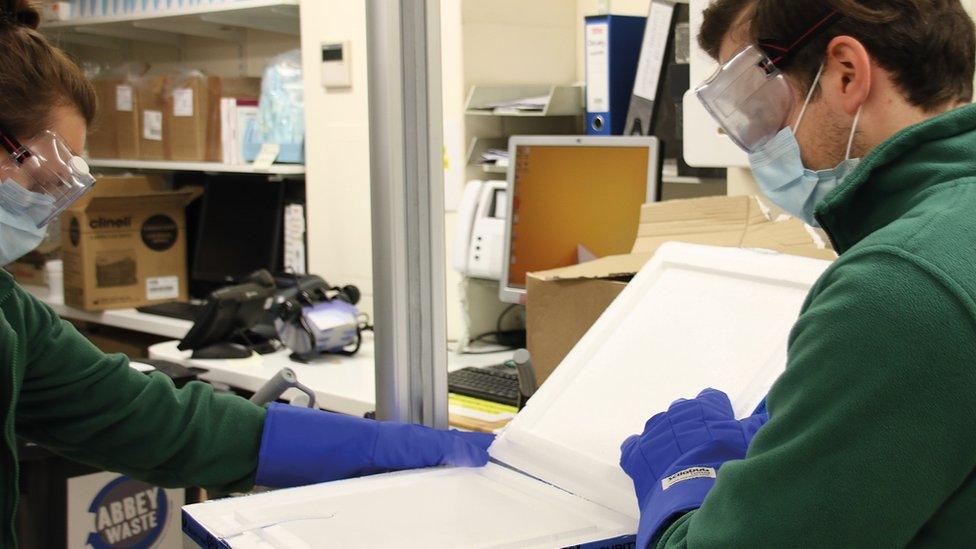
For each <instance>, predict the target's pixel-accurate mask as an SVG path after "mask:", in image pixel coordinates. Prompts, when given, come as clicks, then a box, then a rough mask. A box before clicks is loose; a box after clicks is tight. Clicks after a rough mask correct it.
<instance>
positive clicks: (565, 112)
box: [465, 86, 583, 118]
mask: <svg viewBox="0 0 976 549" xmlns="http://www.w3.org/2000/svg"><path fill="white" fill-rule="evenodd" d="M543 96H548V100H546V101H545V104H546V106H545V108H544V109H542V110H541V111H518V110H512V109H505V108H491V107H490V106H491V105H492V104H495V103H503V102H508V101H517V100H519V99H528V98H534V97H543ZM465 114H467V115H468V116H512V117H526V118H540V117H549V116H583V88H582V87H580V86H474V87H473V88H471V92H470V93H469V94H468V99H467V101H466V102H465Z"/></svg>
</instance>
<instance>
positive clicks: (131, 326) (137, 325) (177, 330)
mask: <svg viewBox="0 0 976 549" xmlns="http://www.w3.org/2000/svg"><path fill="white" fill-rule="evenodd" d="M23 288H24V289H25V290H27V291H28V292H30V293H32V294H34V296H36V297H37V298H38V299H40V300H41V301H43V302H44V303H47V305H48V306H49V307H51V308H52V309H54V312H56V313H58V316H60V317H61V318H64V319H66V320H81V321H85V322H94V323H96V324H102V325H104V326H113V327H115V328H125V329H126V330H132V331H135V332H142V333H146V334H153V335H158V336H162V337H172V338H176V339H183V336H185V335H186V333H187V332H188V331H190V328H191V327H192V326H193V323H192V322H190V321H189V320H181V319H178V318H169V317H165V316H160V315H150V314H146V313H140V312H139V311H137V310H135V309H115V310H111V311H104V312H100V313H90V312H88V311H82V310H80V309H75V308H74V307H69V306H67V305H65V304H64V295H51V293H50V292H49V291H48V289H47V288H41V287H38V286H23Z"/></svg>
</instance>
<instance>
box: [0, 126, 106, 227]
mask: <svg viewBox="0 0 976 549" xmlns="http://www.w3.org/2000/svg"><path fill="white" fill-rule="evenodd" d="M0 146H2V147H3V149H4V150H5V151H6V152H7V158H2V159H0V207H2V208H4V209H5V210H7V211H8V212H10V213H11V214H13V215H17V216H26V217H27V218H29V219H30V221H31V222H33V223H34V224H36V225H37V227H38V228H40V227H44V226H46V225H47V224H48V223H50V221H51V220H52V219H54V218H55V217H56V216H58V215H60V214H61V212H63V211H64V210H65V209H66V208H68V206H71V204H73V203H74V202H75V201H76V200H78V199H79V198H81V196H82V195H84V194H85V193H86V192H88V190H89V189H91V188H92V186H93V185H94V184H95V178H94V177H92V176H91V173H90V171H89V169H88V164H87V163H86V162H85V160H84V159H83V158H81V157H80V156H78V155H76V154H75V153H74V152H72V150H71V148H70V147H69V146H68V144H67V142H65V140H64V139H63V138H62V137H61V136H59V135H58V134H56V133H54V132H52V131H49V130H45V131H43V132H41V133H40V134H38V135H36V136H35V137H33V138H32V139H30V140H29V141H27V142H25V143H23V144H21V143H20V142H19V141H18V140H17V139H16V138H14V137H13V136H12V135H10V134H9V133H7V132H4V131H0Z"/></svg>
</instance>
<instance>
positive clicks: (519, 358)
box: [447, 349, 538, 410]
mask: <svg viewBox="0 0 976 549" xmlns="http://www.w3.org/2000/svg"><path fill="white" fill-rule="evenodd" d="M447 387H448V389H447V390H448V391H449V392H451V393H455V394H458V395H464V396H469V397H474V398H479V399H481V400H488V401H491V402H498V403H500V404H507V405H509V406H515V407H517V408H518V409H519V410H521V409H522V408H524V407H525V404H526V403H527V402H528V401H529V399H530V398H532V395H534V394H535V392H536V390H537V389H538V385H537V384H536V377H535V367H534V366H532V358H531V355H529V352H528V351H526V350H525V349H518V350H517V351H515V354H514V355H512V359H511V360H506V361H505V362H504V363H503V364H496V365H494V366H488V367H487V368H474V367H472V368H463V369H461V370H457V371H454V372H451V373H449V374H447Z"/></svg>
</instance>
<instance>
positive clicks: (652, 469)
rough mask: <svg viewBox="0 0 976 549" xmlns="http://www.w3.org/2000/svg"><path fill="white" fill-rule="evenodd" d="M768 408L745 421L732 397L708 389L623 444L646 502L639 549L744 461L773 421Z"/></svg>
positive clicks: (626, 465)
mask: <svg viewBox="0 0 976 549" xmlns="http://www.w3.org/2000/svg"><path fill="white" fill-rule="evenodd" d="M767 419H768V416H767V415H766V412H765V406H763V405H761V406H760V407H759V409H757V413H756V414H755V415H753V416H751V417H749V418H746V419H744V420H742V421H738V420H736V419H735V415H734V413H733V412H732V403H731V402H730V401H729V397H728V396H727V395H726V394H725V393H723V392H721V391H717V390H715V389H705V390H704V391H702V392H701V394H699V395H698V397H697V398H694V399H692V400H685V399H681V400H678V401H676V402H674V403H673V404H671V407H670V408H669V409H668V411H667V412H662V413H660V414H657V415H655V416H654V417H652V418H651V419H650V421H648V422H647V424H646V425H645V426H644V433H643V434H641V435H634V436H632V437H630V438H628V439H627V440H626V441H624V443H623V446H621V448H620V449H621V456H620V466H621V467H622V468H623V469H624V471H626V472H627V474H628V475H630V478H632V479H633V481H634V488H635V489H636V491H637V501H638V504H639V505H640V510H641V516H640V526H639V528H638V531H637V547H638V548H640V549H643V548H645V547H648V546H649V544H650V543H651V540H652V539H654V538H655V537H657V536H658V535H660V533H661V531H662V530H663V527H664V526H666V525H667V524H669V523H670V522H671V521H672V520H673V519H674V518H677V517H676V516H677V515H680V514H683V513H685V512H687V511H690V510H692V509H697V508H698V507H700V506H701V503H702V502H703V501H704V500H705V496H706V495H707V494H708V491H709V490H710V489H711V488H712V485H713V484H714V483H715V475H716V472H717V470H718V468H719V467H721V465H722V464H723V463H725V462H726V461H729V460H734V459H742V458H744V457H745V455H746V450H747V449H748V447H749V443H750V442H751V441H752V437H753V436H755V434H756V431H758V430H759V428H760V427H762V425H763V424H764V423H765V422H766V421H767Z"/></svg>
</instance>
